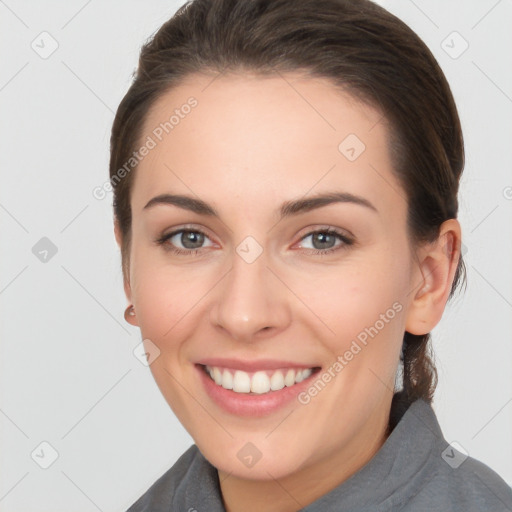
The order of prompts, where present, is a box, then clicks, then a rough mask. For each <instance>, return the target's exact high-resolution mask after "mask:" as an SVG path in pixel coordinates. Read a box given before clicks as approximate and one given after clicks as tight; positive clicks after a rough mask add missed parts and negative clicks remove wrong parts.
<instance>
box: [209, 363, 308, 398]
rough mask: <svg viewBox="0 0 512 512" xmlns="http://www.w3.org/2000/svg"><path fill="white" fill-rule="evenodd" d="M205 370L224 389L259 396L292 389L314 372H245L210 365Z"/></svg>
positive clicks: (293, 369) (298, 370) (283, 370)
mask: <svg viewBox="0 0 512 512" xmlns="http://www.w3.org/2000/svg"><path fill="white" fill-rule="evenodd" d="M203 368H204V370H205V372H206V373H207V374H208V375H209V376H210V378H211V380H213V381H214V382H215V384H217V385H218V386H221V387H223V388H224V389H229V390H231V391H234V392H235V393H246V394H258V395H261V394H265V393H271V392H273V391H279V390H281V389H283V388H284V387H292V386H294V385H295V384H298V383H299V382H302V381H303V380H305V379H307V378H308V377H309V376H310V375H311V374H312V373H313V371H314V368H303V369H300V368H297V369H295V368H280V369H277V370H259V371H256V372H245V371H243V370H233V369H228V368H221V367H218V366H208V365H206V366H204V367H203Z"/></svg>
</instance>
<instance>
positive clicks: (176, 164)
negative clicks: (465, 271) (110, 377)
mask: <svg viewBox="0 0 512 512" xmlns="http://www.w3.org/2000/svg"><path fill="white" fill-rule="evenodd" d="M191 97H193V98H194V99H193V100H190V98H191ZM173 115H174V117H173V118H172V119H171V116H173ZM170 119H171V120H170ZM166 123H167V124H166ZM143 145H145V146H146V148H147V149H146V150H142V151H139V157H140V158H141V161H140V163H139V164H138V167H137V170H136V171H134V172H136V175H135V180H134V183H133V189H132V197H131V208H132V215H133V224H132V242H131V252H130V266H129V283H128V284H127V293H128V296H129V298H130V299H131V301H132V302H133V304H134V307H135V312H136V316H135V317H134V320H133V323H134V324H136V325H139V326H140V329H141V333H142V337H143V338H144V339H145V344H146V348H147V350H148V352H150V354H152V355H151V356H150V357H151V359H153V358H154V357H155V356H158V357H156V358H155V359H154V361H153V362H152V363H151V365H150V368H151V371H152V373H153V375H154V378H155V380H156V382H157V384H158V386H159V388H160V389H161V391H162V393H163V395H164V397H165V398H166V400H167V402H168V403H169V405H170V406H171V408H172V410H173V411H174V413H175V414H176V415H177V417H178V418H179V419H180V421H181V422H182V424H183V425H184V426H185V428H186V429H187V431H188V432H189V433H190V434H191V436H192V437H193V438H194V440H195V442H196V443H197V445H198V447H199V448H200V450H201V451H202V452H203V454H204V455H205V456H206V457H207V459H209V461H210V462H211V463H212V464H214V465H215V466H216V467H217V468H218V469H219V470H220V471H221V472H225V473H230V474H231V475H232V476H234V477H240V478H249V479H269V478H271V477H273V478H281V477H284V476H286V475H290V474H292V473H293V472H295V471H297V470H307V468H313V467H319V466H320V465H322V464H323V467H328V466H329V465H331V467H333V464H336V465H338V463H339V462H340V461H343V464H345V465H347V464H348V465H350V464H353V465H354V467H356V466H357V465H358V464H360V461H361V460H365V461H366V459H368V458H370V457H371V455H372V454H373V453H374V452H375V451H376V450H377V449H378V447H380V445H381V444H382V442H383V441H384V430H385V427H386V426H387V422H388V414H389V408H390V402H391V397H392V395H393V387H394V379H395V372H396V369H397V364H398V359H399V353H400V348H401V344H402V338H403V333H404V330H405V329H406V327H407V316H408V310H409V306H410V303H411V301H412V298H413V296H414V293H412V292H413V291H414V289H415V286H416V285H417V284H418V283H417V273H416V268H415V265H414V264H413V263H414V256H413V254H412V253H411V252H410V247H409V244H408V239H407V232H406V213H407V209H406V202H405V193H404V191H403V190H402V188H401V187H400V185H399V183H398V182H397V180H396V179H395V177H394V176H393V174H392V165H391V161H390V155H389V153H388V148H387V131H386V127H385V125H384V123H383V119H382V117H381V115H380V113H378V112H377V111H376V110H373V109H372V108H370V107H368V106H364V105H362V104H360V103H358V102H356V101H355V100H354V99H353V98H351V97H350V96H348V95H342V94H341V93H340V92H339V91H337V90H336V89H335V88H334V87H333V86H332V85H331V84H330V83H329V82H327V81H324V80H319V79H311V78H303V77H302V78H301V77H299V76H298V75H292V74H288V75H284V76H277V77H273V78H261V77H252V76H247V75H245V76H238V75H237V76H234V75H229V76H220V77H217V78H216V79H213V78H212V77H211V76H209V77H207V76H203V75H201V76H199V75H196V76H193V77H190V78H189V79H188V80H187V81H186V82H184V83H183V84H182V85H180V86H179V87H177V88H175V89H173V90H172V91H170V92H168V93H167V94H165V96H163V97H162V98H161V99H160V100H159V101H158V102H157V103H156V104H155V106H154V108H152V110H151V111H150V112H149V114H148V116H147V118H146V122H145V126H144V133H143V135H142V138H141V146H143ZM324 195H330V196H329V197H330V199H327V200H321V199H319V198H320V197H322V196H324ZM335 195H337V200H335V199H336V197H335ZM172 196H180V198H176V197H174V198H173V197H172ZM185 198H187V199H185ZM184 230H185V231H184ZM326 231H327V232H326ZM158 241H160V242H158ZM174 251H179V253H177V252H174ZM148 340H149V341H148ZM207 370H211V373H212V375H213V377H214V379H216V381H217V382H215V381H214V380H212V378H211V377H210V375H209V374H207ZM300 370H305V373H304V374H302V373H301V372H300ZM310 370H311V372H310ZM310 373H311V374H310ZM308 375H309V376H308ZM303 377H306V378H305V379H304V380H302V381H301V378H303ZM233 386H234V388H235V389H234V390H233V389H229V388H232V387H233ZM269 387H270V389H269ZM251 389H252V390H253V391H251V392H250V393H249V391H250V390H251ZM358 461H359V462H358ZM316 474H317V475H318V473H316Z"/></svg>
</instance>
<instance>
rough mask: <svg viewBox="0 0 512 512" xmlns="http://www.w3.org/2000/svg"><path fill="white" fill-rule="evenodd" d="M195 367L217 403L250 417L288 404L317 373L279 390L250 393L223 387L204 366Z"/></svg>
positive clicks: (238, 414) (232, 412)
mask: <svg viewBox="0 0 512 512" xmlns="http://www.w3.org/2000/svg"><path fill="white" fill-rule="evenodd" d="M196 368H197V370H198V372H199V376H200V379H201V381H202V382H203V385H204V388H205V390H206V392H207V393H208V395H209V397H210V398H211V399H212V400H213V401H214V402H215V403H216V404H217V405H219V406H220V407H221V408H222V409H224V410H225V411H227V412H229V413H230V414H235V415H236V416H250V417H260V416H267V415H269V414H272V413H273V412H275V411H277V410H279V409H281V408H283V407H284V406H286V405H288V404H289V403H290V402H292V401H293V400H294V399H296V398H297V395H298V394H299V393H300V392H301V391H304V390H305V389H306V388H307V387H308V386H309V385H310V382H311V379H312V378H313V376H314V375H316V373H317V371H314V372H313V373H312V374H311V375H310V376H309V377H308V378H307V379H304V380H303V381H302V382H299V383H297V384H294V385H293V386H289V387H287V386H285V387H284V388H283V389H280V390H279V391H269V392H268V393H263V394H261V395H259V394H254V395H252V394H248V393H236V392H235V391H232V390H230V389H224V388H223V387H222V386H219V385H218V384H216V383H215V382H214V381H213V380H212V379H211V378H210V376H209V375H207V374H206V372H205V370H204V366H201V365H196Z"/></svg>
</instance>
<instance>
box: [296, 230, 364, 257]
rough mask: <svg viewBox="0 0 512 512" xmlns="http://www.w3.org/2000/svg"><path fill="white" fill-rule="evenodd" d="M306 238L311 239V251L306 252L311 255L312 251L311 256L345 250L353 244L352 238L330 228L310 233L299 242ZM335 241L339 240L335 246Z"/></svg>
mask: <svg viewBox="0 0 512 512" xmlns="http://www.w3.org/2000/svg"><path fill="white" fill-rule="evenodd" d="M307 238H311V243H312V245H313V247H312V249H311V250H310V251H308V252H310V253H311V251H312V254H318V255H322V254H328V253H331V252H334V251H337V250H339V249H343V248H346V247H347V246H350V245H353V243H354V240H353V239H352V238H349V237H348V236H347V235H345V234H344V233H341V232H339V231H337V230H336V229H332V228H325V229H319V230H316V231H311V232H310V233H308V234H307V235H306V236H304V237H302V239H301V240H306V239H307ZM337 240H339V241H340V243H338V244H337V245H336V241H337Z"/></svg>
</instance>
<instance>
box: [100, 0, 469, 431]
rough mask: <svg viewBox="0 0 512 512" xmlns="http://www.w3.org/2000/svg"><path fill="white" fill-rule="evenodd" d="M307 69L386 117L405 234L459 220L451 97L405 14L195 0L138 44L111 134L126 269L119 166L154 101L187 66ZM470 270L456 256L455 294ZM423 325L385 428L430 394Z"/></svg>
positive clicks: (418, 238)
mask: <svg viewBox="0 0 512 512" xmlns="http://www.w3.org/2000/svg"><path fill="white" fill-rule="evenodd" d="M225 71H231V72H242V73H243V72H251V73H255V74H260V75H262V76H263V75H275V74H276V73H277V72H279V73H281V72H287V71H290V72H293V71H299V72H304V73H305V74H306V75H308V76H311V77H319V78H327V79H329V80H330V81H331V83H333V85H334V86H336V87H340V88H341V89H343V90H344V91H346V92H348V93H350V94H351V95H353V96H354V97H356V98H358V99H360V100H362V101H363V102H365V103H367V104H368V105H371V106H373V107H375V108H378V109H379V110H380V111H381V112H383V113H384V116H385V121H386V122H388V123H389V125H390V127H391V130H390V134H389V135H390V140H389V143H390V144H389V146H390V151H391V154H392V158H393V164H394V165H393V172H394V173H395V174H396V176H397V178H398V180H399V182H400V183H401V185H402V187H403V189H404V191H405V195H406V200H407V205H408V233H409V240H410V241H411V243H412V244H417V243H421V242H427V241H434V240H436V239H437V237H438V235H439V228H440V225H441V224H442V223H443V222H444V221H445V220H447V219H450V218H456V216H457V211H458V201H457V193H458V187H459V180H460V176H461V173H462V170H463V167H464V145H463V137H462V131H461V126H460V121H459V117H458V114H457V109H456V106H455V102H454V99H453V96H452V93H451V90H450V87H449V85H448V83H447V81H446V78H445V76H444V74H443V72H442V70H441V68H440V67H439V65H438V63H437V61H436V60H435V58H434V56H433V55H432V53H431V52H430V50H429V49H428V48H427V46H426V45H425V43H423V41H422V40H421V39H420V38H419V37H418V36H417V35H416V33H415V32H414V31H413V30H411V29H410V28H409V27H408V26H407V25H406V24H405V23H403V22H402V21H401V20H399V19H398V18H397V17H396V16H394V15H392V14H391V13H389V12H388V11H386V10H385V9H383V8H382V7H380V6H378V5H376V4H374V3H373V2H371V1H369V0H193V1H189V2H187V3H186V4H184V5H183V6H182V7H181V8H180V9H178V11H177V12H176V14H175V15H174V16H173V17H172V18H171V19H169V20H168V21H167V22H166V23H164V24H163V25H162V27H161V28H160V29H159V30H158V31H157V32H156V34H154V36H153V37H152V38H151V39H150V40H149V41H148V42H146V44H145V45H144V46H143V47H142V50H141V53H140V59H139V65H138V69H137V72H136V74H135V77H134V81H133V83H132V85H131V87H130V88H129V90H128V92H127V93H126V95H125V96H124V98H123V100H122V101H121V103H120V105H119V108H118V110H117V113H116V117H115V120H114V124H113V128H112V136H111V158H110V177H111V182H112V185H113V187H114V215H115V218H116V221H117V222H118V224H119V227H120V230H121V235H122V247H121V251H122V262H123V272H124V275H125V278H126V276H127V275H128V274H127V268H128V265H129V248H130V232H131V209H130V191H131V186H132V183H133V175H134V173H133V172H131V173H128V174H127V175H126V177H124V178H123V179H122V180H117V183H114V180H113V178H114V177H116V178H118V175H117V176H116V173H117V172H118V170H119V169H120V168H121V167H122V166H123V164H125V163H126V162H127V161H128V160H129V159H130V157H131V156H132V153H133V151H134V150H135V149H136V148H137V147H138V141H139V139H140V137H141V129H142V126H143V123H144V120H145V117H146V115H147V113H148V110H149V109H150V107H151V106H152V105H153V104H154V103H155V101H156V100H157V99H158V98H160V97H161V96H162V95H163V94H165V93H166V92H167V91H168V90H169V89H172V88H173V87H175V86H176V85H178V84H179V83H180V81H182V80H183V79H184V78H186V77H187V76H188V75H190V74H192V73H198V72H199V73H212V74H213V73H222V72H225ZM461 277H463V278H464V280H465V277H466V273H465V266H464V262H463V260H462V257H461V259H460V261H459V264H458V267H457V270H456V274H455V278H454V281H453V284H452V289H451V292H450V297H452V295H453V293H454V291H455V290H456V288H457V286H458V284H459V281H461ZM429 342H430V333H428V334H425V335H421V336H419V335H413V334H410V333H408V332H405V335H404V340H403V347H402V354H401V361H402V363H403V388H402V390H401V391H400V392H398V393H396V394H395V396H394V398H393V407H392V411H394V412H393V414H392V416H391V417H390V429H392V428H393V427H394V425H395V424H396V423H397V421H398V420H399V418H400V417H401V415H402V413H403V412H404V411H405V410H406V409H407V407H408V406H409V405H410V404H411V403H412V402H413V401H414V400H416V399H418V398H423V399H424V400H426V401H427V402H429V403H430V402H431V401H432V398H433V394H434V390H435V387H436V385H437V372H436V368H435V366H434V364H433V360H432V355H431V352H430V350H431V349H430V345H429Z"/></svg>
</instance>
